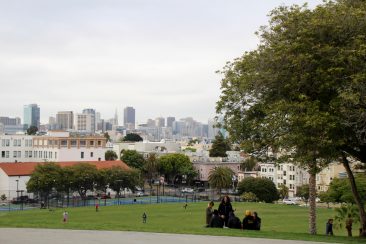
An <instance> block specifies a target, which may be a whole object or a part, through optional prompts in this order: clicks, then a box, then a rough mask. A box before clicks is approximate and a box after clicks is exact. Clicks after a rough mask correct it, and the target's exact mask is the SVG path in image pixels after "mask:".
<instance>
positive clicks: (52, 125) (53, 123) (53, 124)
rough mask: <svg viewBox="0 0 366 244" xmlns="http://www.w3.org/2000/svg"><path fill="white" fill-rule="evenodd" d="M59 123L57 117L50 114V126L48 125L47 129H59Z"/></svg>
mask: <svg viewBox="0 0 366 244" xmlns="http://www.w3.org/2000/svg"><path fill="white" fill-rule="evenodd" d="M57 129H58V128H57V123H56V118H55V117H53V116H50V117H49V118H48V126H47V130H57Z"/></svg>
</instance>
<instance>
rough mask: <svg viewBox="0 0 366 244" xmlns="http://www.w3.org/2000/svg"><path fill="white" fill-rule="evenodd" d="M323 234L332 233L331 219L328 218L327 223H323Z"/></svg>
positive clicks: (330, 234)
mask: <svg viewBox="0 0 366 244" xmlns="http://www.w3.org/2000/svg"><path fill="white" fill-rule="evenodd" d="M325 234H326V235H327V236H328V235H329V236H332V235H333V219H328V221H327V224H326V225H325Z"/></svg>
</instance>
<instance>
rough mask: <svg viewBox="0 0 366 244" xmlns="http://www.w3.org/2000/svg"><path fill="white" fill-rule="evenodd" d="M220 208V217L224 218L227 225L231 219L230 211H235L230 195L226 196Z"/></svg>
mask: <svg viewBox="0 0 366 244" xmlns="http://www.w3.org/2000/svg"><path fill="white" fill-rule="evenodd" d="M218 210H219V215H220V217H221V218H222V219H223V220H224V223H225V226H227V223H228V221H229V213H230V212H233V207H232V206H231V203H230V197H229V196H224V198H223V199H222V201H221V203H220V205H219V209H218Z"/></svg>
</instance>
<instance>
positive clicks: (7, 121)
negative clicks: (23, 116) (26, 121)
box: [0, 117, 21, 126]
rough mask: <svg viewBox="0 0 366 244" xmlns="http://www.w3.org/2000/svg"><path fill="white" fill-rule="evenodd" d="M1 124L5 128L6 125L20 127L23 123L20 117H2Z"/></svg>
mask: <svg viewBox="0 0 366 244" xmlns="http://www.w3.org/2000/svg"><path fill="white" fill-rule="evenodd" d="M0 123H2V124H3V125H4V126H6V125H20V124H21V121H20V118H19V117H16V118H9V117H0Z"/></svg>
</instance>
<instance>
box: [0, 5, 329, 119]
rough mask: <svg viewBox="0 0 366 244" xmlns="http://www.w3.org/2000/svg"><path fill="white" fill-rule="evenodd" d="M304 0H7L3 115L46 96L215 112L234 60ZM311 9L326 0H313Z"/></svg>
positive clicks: (46, 111) (48, 111) (58, 107)
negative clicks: (272, 20)
mask: <svg viewBox="0 0 366 244" xmlns="http://www.w3.org/2000/svg"><path fill="white" fill-rule="evenodd" d="M304 2H306V1H304V0H282V1H280V0H259V1H252V0H99V1H96V0H62V1H49V0H43V1H42V0H32V1H29V0H14V1H9V0H0V116H10V117H15V116H18V117H21V118H22V121H23V105H25V104H29V103H37V104H38V105H39V106H40V108H41V122H43V123H46V122H48V117H49V116H55V114H56V113H57V111H62V110H72V111H74V112H75V113H79V112H81V110H82V109H84V108H95V109H96V110H97V111H98V112H100V113H101V115H102V118H105V119H109V118H112V117H113V116H114V113H115V110H116V109H118V115H119V120H120V122H121V121H122V119H123V117H122V113H123V108H124V107H126V106H133V107H134V108H135V109H136V120H137V122H139V123H142V122H145V121H146V119H147V118H156V117H158V116H163V117H167V116H175V117H176V118H178V119H179V118H183V117H188V116H190V117H193V118H195V119H196V120H198V121H201V122H207V119H208V118H209V117H213V116H214V115H215V103H216V101H217V100H218V97H219V94H220V80H221V78H222V77H221V76H220V75H219V74H216V73H215V71H216V70H219V69H221V68H222V67H223V66H224V65H225V63H226V61H230V60H233V59H234V58H236V57H239V56H241V54H242V53H243V52H244V51H248V50H252V49H254V48H255V47H256V46H257V45H258V39H257V37H256V36H255V34H254V32H255V31H256V30H258V28H259V27H260V26H261V25H265V24H266V23H267V22H268V17H267V14H268V13H269V11H270V10H271V9H273V8H274V7H276V6H279V5H281V4H282V5H291V4H294V3H297V4H303V3H304ZM307 2H308V3H309V6H310V7H313V6H315V5H316V4H320V3H321V2H322V1H321V0H310V1H307Z"/></svg>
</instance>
